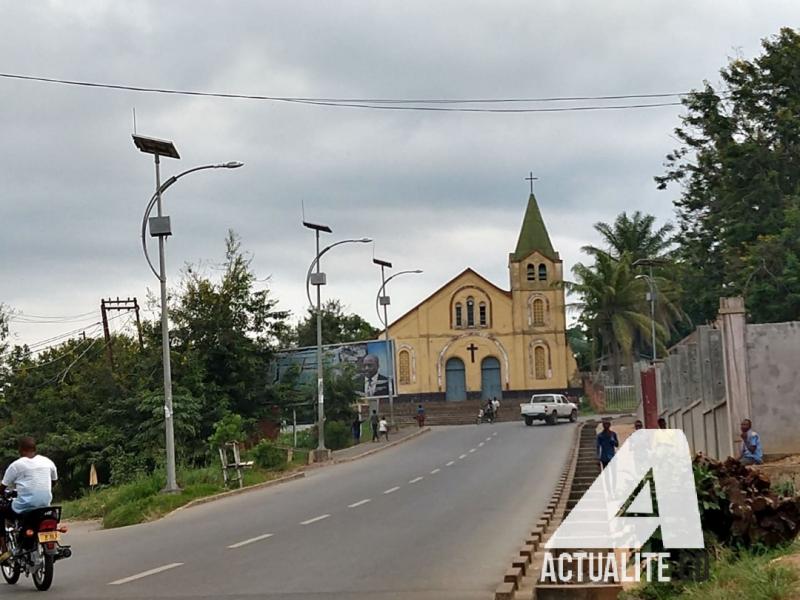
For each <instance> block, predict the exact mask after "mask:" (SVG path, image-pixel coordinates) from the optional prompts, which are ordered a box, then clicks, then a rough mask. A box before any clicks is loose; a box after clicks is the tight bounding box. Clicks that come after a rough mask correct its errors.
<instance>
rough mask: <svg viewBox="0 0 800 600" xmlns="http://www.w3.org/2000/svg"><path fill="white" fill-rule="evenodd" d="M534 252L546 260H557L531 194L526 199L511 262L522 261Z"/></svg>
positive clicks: (537, 206)
mask: <svg viewBox="0 0 800 600" xmlns="http://www.w3.org/2000/svg"><path fill="white" fill-rule="evenodd" d="M534 250H538V251H539V252H541V253H542V254H543V255H544V256H546V257H548V258H552V259H553V260H558V254H557V253H556V251H555V250H554V249H553V244H552V243H551V242H550V236H549V235H548V234H547V227H545V225H544V219H543V218H542V213H541V212H540V211H539V205H538V204H537V203H536V196H534V195H533V194H531V195H530V198H528V208H527V210H526V211H525V218H524V219H523V220H522V229H520V232H519V239H518V240H517V248H516V250H514V253H513V254H512V255H511V260H512V261H513V260H522V259H523V258H525V257H526V256H528V255H530V254H531V253H532V252H533V251H534Z"/></svg>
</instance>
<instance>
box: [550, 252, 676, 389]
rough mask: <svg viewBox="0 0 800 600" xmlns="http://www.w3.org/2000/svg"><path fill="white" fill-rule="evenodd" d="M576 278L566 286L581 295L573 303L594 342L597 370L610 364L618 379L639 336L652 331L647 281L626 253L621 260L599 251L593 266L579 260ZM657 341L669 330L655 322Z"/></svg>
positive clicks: (630, 359)
mask: <svg viewBox="0 0 800 600" xmlns="http://www.w3.org/2000/svg"><path fill="white" fill-rule="evenodd" d="M572 273H573V275H574V276H575V281H574V282H569V283H566V286H567V290H568V291H569V292H571V293H572V294H575V295H576V296H577V297H578V300H577V302H574V303H572V305H571V306H572V307H573V308H576V309H578V310H580V311H581V316H580V323H581V325H583V327H584V328H585V330H586V332H587V333H588V336H589V339H590V340H591V342H592V349H591V354H592V355H593V356H596V357H597V359H596V360H595V361H594V362H595V365H596V370H597V371H601V370H603V369H604V368H605V367H606V366H608V367H609V369H610V371H611V373H612V376H613V378H614V381H615V382H619V375H620V370H621V367H623V366H627V365H630V364H631V363H632V361H633V354H634V346H635V341H636V336H637V335H639V336H640V337H642V338H645V337H648V336H649V335H650V329H651V323H652V321H651V319H650V317H649V313H647V312H646V311H647V308H646V304H645V301H644V298H645V291H646V289H647V286H646V283H645V282H644V281H643V280H642V279H639V278H637V277H636V274H635V272H634V270H633V268H632V267H631V260H630V257H629V256H628V255H627V254H623V255H622V256H621V257H620V259H619V260H616V259H614V258H612V257H611V256H610V255H609V254H606V253H604V252H603V253H599V254H598V255H597V256H596V257H595V263H594V265H592V266H586V265H583V264H581V263H578V264H576V265H575V266H574V267H573V269H572ZM656 334H657V343H659V344H660V345H661V348H662V351H663V343H664V340H665V339H666V337H667V331H666V330H665V328H664V327H663V326H661V325H660V324H658V323H657V324H656Z"/></svg>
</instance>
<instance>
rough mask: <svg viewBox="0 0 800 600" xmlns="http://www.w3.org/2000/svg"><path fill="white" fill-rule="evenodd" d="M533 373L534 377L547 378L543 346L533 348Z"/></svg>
mask: <svg viewBox="0 0 800 600" xmlns="http://www.w3.org/2000/svg"><path fill="white" fill-rule="evenodd" d="M533 374H534V377H536V379H547V360H546V358H545V349H544V346H536V348H534V349H533Z"/></svg>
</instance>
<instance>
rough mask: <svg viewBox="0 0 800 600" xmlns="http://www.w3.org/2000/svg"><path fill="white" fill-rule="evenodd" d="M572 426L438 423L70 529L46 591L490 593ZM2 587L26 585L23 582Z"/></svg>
mask: <svg viewBox="0 0 800 600" xmlns="http://www.w3.org/2000/svg"><path fill="white" fill-rule="evenodd" d="M573 427H574V426H573V425H569V424H561V425H558V426H556V427H548V426H535V427H525V425H524V424H523V423H521V422H517V423H500V424H496V425H488V424H484V425H480V426H463V427H448V428H435V429H434V430H433V431H432V432H431V433H427V434H424V435H422V436H420V437H418V438H417V439H415V440H412V441H409V442H407V443H405V444H401V445H399V446H396V447H394V448H390V449H387V450H385V451H383V452H379V453H377V454H375V455H373V456H370V457H368V458H364V459H362V460H358V461H355V462H352V463H347V464H341V465H336V466H332V467H327V468H322V469H315V470H312V471H310V472H309V473H308V476H307V477H306V478H304V479H300V480H297V481H293V482H290V483H287V484H283V485H279V486H276V487H273V488H267V489H264V490H260V491H253V492H250V493H247V494H243V495H240V496H235V497H232V498H228V499H225V500H221V501H217V502H213V503H209V504H205V505H201V506H197V507H194V508H191V509H188V510H186V511H181V512H179V513H177V514H175V515H173V516H171V517H167V518H165V519H162V520H161V521H158V522H154V523H148V524H144V525H137V526H133V527H127V528H122V529H115V530H108V531H88V530H87V529H86V528H81V527H77V528H75V530H74V531H73V532H72V533H71V534H70V535H69V536H68V537H69V538H70V542H71V543H72V544H73V548H74V555H73V557H72V558H71V559H69V560H67V561H64V562H60V563H57V564H56V574H55V582H54V584H53V588H52V589H51V590H50V592H48V595H47V597H48V598H129V599H133V598H226V599H229V600H234V599H254V598H268V599H270V600H278V599H291V600H299V599H304V598H309V599H319V600H333V599H336V600H339V599H342V600H344V599H356V600H358V599H362V598H370V599H372V598H375V599H379V600H382V599H390V598H391V599H392V600H422V599H428V598H436V599H440V598H441V599H449V598H453V599H455V598H458V599H468V598H481V599H487V598H489V597H491V592H492V591H493V589H494V586H495V585H496V584H497V583H498V582H499V581H500V580H501V579H502V575H503V572H504V570H505V568H506V567H507V566H508V564H509V562H510V559H511V557H512V556H513V555H514V553H515V551H516V550H517V549H518V548H519V546H520V545H521V543H522V541H523V537H524V534H525V529H526V527H527V526H528V525H530V524H531V522H532V521H533V520H534V518H535V517H536V516H537V515H538V514H539V512H540V511H541V510H542V509H543V508H544V506H545V505H546V503H547V500H548V498H549V496H550V493H551V490H552V487H553V485H554V483H555V481H556V479H557V478H558V475H559V472H560V471H561V468H562V465H563V462H564V460H565V458H566V454H567V451H568V449H569V446H570V443H571V441H572V439H573ZM150 571H155V572H152V573H151V574H147V573H148V572H150ZM143 574H144V575H143ZM0 593H2V594H3V595H4V596H9V597H11V596H20V595H23V596H25V597H31V596H30V594H31V593H35V592H33V585H32V582H31V581H30V580H26V579H24V578H23V579H22V580H21V581H20V583H19V584H17V585H16V586H4V584H2V583H0Z"/></svg>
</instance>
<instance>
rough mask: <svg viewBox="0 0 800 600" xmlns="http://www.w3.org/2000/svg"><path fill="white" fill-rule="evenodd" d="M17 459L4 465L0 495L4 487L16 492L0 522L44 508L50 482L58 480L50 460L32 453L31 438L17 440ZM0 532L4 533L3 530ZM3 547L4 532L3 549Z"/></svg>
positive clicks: (48, 499) (0, 558)
mask: <svg viewBox="0 0 800 600" xmlns="http://www.w3.org/2000/svg"><path fill="white" fill-rule="evenodd" d="M19 456H20V457H19V458H18V459H17V460H15V461H14V462H13V463H11V464H10V465H9V466H8V469H6V473H5V475H3V482H2V483H1V484H0V496H1V495H2V494H3V493H5V491H6V489H7V488H11V489H14V490H15V491H16V492H17V497H16V498H14V500H13V501H12V502H11V507H10V510H8V509H6V510H4V511H3V514H2V515H0V520H1V519H2V518H8V519H13V518H15V517H16V516H17V515H20V514H24V513H26V512H28V511H31V510H35V509H37V508H44V507H46V506H49V505H50V503H51V502H52V501H53V482H54V481H56V480H57V479H58V471H57V470H56V466H55V464H53V461H51V460H50V459H49V458H47V457H46V456H42V455H40V454H36V440H34V439H33V438H32V437H24V438H21V439H20V440H19ZM3 530H4V532H5V527H4V528H3ZM5 548H6V543H5V533H4V534H3V550H5ZM7 555H8V553H7V552H3V553H2V554H0V562H1V561H3V560H5V559H6V558H8V556H7Z"/></svg>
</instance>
